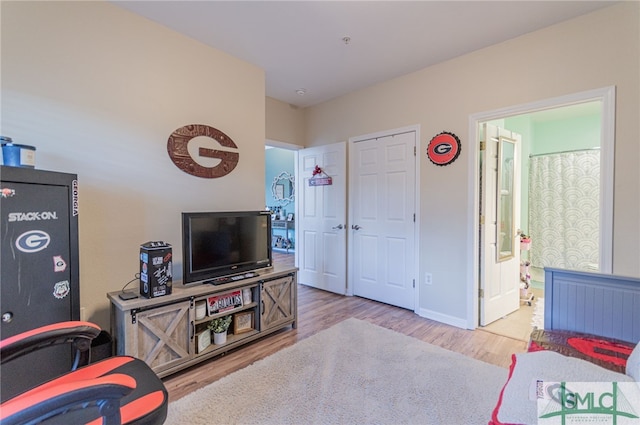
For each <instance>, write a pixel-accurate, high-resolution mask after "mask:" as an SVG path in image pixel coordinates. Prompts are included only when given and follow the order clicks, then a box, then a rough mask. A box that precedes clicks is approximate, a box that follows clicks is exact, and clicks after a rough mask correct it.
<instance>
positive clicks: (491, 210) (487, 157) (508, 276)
mask: <svg viewBox="0 0 640 425" xmlns="http://www.w3.org/2000/svg"><path fill="white" fill-rule="evenodd" d="M481 131H482V133H483V134H482V135H481V139H480V140H482V141H483V142H484V143H483V144H484V150H483V151H481V152H480V161H481V164H480V172H481V176H480V293H481V297H480V325H481V326H485V325H488V324H489V323H491V322H494V321H496V320H498V319H500V318H502V317H504V316H506V315H507V314H509V313H512V312H514V311H515V310H517V309H518V308H519V307H520V235H519V234H520V231H519V228H520V224H519V223H520V196H521V191H520V184H521V178H520V173H521V169H520V168H521V167H520V151H521V144H522V138H521V136H520V135H519V134H517V133H513V132H511V131H508V130H505V129H502V128H498V127H496V126H493V125H490V124H483V126H482V130H481ZM501 144H502V145H503V146H506V147H508V149H512V150H513V151H512V153H511V154H508V153H505V158H507V159H506V160H503V161H500V158H499V154H500V149H501V148H500V145H501ZM505 152H506V150H505ZM509 156H513V157H514V158H513V160H511V161H509V160H508V157H509ZM501 162H502V164H501ZM509 164H511V165H509ZM499 170H500V171H501V174H500V175H499ZM509 180H510V181H511V183H509ZM505 205H512V208H513V220H512V221H509V220H507V219H506V216H507V214H506V212H505V208H506V207H505ZM501 217H502V219H501ZM509 247H510V248H512V250H511V251H510V252H511V253H512V254H513V255H512V256H511V255H509V254H508V253H507V249H508V248H509Z"/></svg>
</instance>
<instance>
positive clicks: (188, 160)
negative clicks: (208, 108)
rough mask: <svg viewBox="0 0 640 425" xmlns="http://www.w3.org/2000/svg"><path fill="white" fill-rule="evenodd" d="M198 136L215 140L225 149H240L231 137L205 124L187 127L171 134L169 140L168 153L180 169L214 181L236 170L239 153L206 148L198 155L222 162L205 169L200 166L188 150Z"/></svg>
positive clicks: (202, 148)
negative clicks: (192, 140) (191, 142)
mask: <svg viewBox="0 0 640 425" xmlns="http://www.w3.org/2000/svg"><path fill="white" fill-rule="evenodd" d="M198 136H205V137H209V138H211V139H214V140H215V141H217V142H218V143H219V144H220V146H222V147H225V148H231V149H237V148H238V147H237V146H236V144H235V143H233V140H231V138H230V137H229V136H227V135H226V134H224V133H223V132H222V131H220V130H218V129H215V128H213V127H209V126H208V125H204V124H191V125H185V126H184V127H180V128H179V129H177V130H175V131H174V132H173V133H171V136H169V140H168V141H167V152H168V153H169V157H170V158H171V161H173V163H174V164H176V166H177V167H178V168H179V169H181V170H182V171H184V172H185V173H188V174H191V175H192V176H196V177H203V178H206V179H214V178H217V177H223V176H226V175H227V174H229V173H230V172H232V171H233V169H234V168H236V165H238V159H239V157H240V155H239V153H238V152H230V151H226V150H225V151H222V150H218V149H211V148H205V147H201V148H200V149H199V152H198V154H199V155H200V156H201V157H206V158H218V159H220V160H221V161H220V163H219V164H217V165H215V166H213V167H204V166H202V165H200V164H198V163H197V162H196V161H195V160H194V159H193V157H192V156H191V155H190V154H189V150H188V149H187V145H188V144H189V141H190V140H191V139H193V138H194V137H198Z"/></svg>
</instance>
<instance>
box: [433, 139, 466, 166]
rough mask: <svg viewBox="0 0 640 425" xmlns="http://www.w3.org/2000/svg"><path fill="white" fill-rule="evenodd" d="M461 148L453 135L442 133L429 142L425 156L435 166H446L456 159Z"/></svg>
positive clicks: (458, 140)
mask: <svg viewBox="0 0 640 425" xmlns="http://www.w3.org/2000/svg"><path fill="white" fill-rule="evenodd" d="M461 150H462V147H461V146H460V139H458V136H456V135H455V134H453V133H449V132H447V131H443V132H442V133H440V134H438V135H437V136H435V137H434V138H433V139H431V141H430V142H429V146H428V147H427V156H428V157H429V160H430V161H431V162H433V163H434V164H436V165H440V166H443V165H448V164H451V163H452V162H453V161H455V160H456V159H457V158H458V155H460V151H461Z"/></svg>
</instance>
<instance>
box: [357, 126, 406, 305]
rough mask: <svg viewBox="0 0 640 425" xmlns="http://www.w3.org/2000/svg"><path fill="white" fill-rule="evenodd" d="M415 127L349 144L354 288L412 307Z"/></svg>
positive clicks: (368, 296)
mask: <svg viewBox="0 0 640 425" xmlns="http://www.w3.org/2000/svg"><path fill="white" fill-rule="evenodd" d="M415 146H416V132H415V131H408V132H404V133H400V134H395V135H390V136H385V137H378V138H373V139H368V140H362V141H356V142H351V143H350V144H349V211H350V214H349V216H350V227H349V233H350V236H349V238H350V242H349V247H350V248H349V252H350V263H349V264H350V272H349V275H350V277H351V281H352V282H353V293H354V295H358V296H361V297H365V298H369V299H373V300H376V301H381V302H384V303H387V304H391V305H395V306H398V307H403V308H408V309H411V310H414V307H415V276H414V269H415V264H414V261H415V257H414V255H415V246H414V242H415V169H416V167H415Z"/></svg>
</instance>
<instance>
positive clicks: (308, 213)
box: [296, 142, 347, 294]
mask: <svg viewBox="0 0 640 425" xmlns="http://www.w3.org/2000/svg"><path fill="white" fill-rule="evenodd" d="M346 153H347V152H346V143H345V142H342V143H335V144H331V145H325V146H318V147H315V148H309V149H303V150H300V151H299V152H298V179H297V181H298V189H297V191H296V192H297V194H298V202H299V207H298V216H297V217H296V227H297V229H296V233H297V235H296V237H297V239H298V245H297V247H298V248H297V250H298V267H299V271H298V282H300V283H302V284H304V285H309V286H313V287H315V288H318V289H323V290H326V291H331V292H335V293H338V294H345V293H346V287H347V231H346V225H347V220H346V217H347V207H346V201H347V198H346V193H347V191H346V185H347V170H346V167H347V159H346ZM316 166H318V167H320V168H321V169H322V170H323V172H324V174H323V175H318V176H317V177H323V176H328V177H331V184H330V185H317V186H311V185H310V184H309V180H310V179H311V178H312V177H313V171H314V169H315V168H316Z"/></svg>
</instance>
